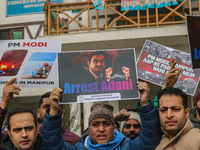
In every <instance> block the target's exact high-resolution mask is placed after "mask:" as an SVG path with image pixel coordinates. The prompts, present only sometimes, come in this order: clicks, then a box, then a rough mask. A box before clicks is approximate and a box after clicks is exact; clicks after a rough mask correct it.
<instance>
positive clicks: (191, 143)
mask: <svg viewBox="0 0 200 150" xmlns="http://www.w3.org/2000/svg"><path fill="white" fill-rule="evenodd" d="M157 97H158V111H159V118H160V124H161V129H162V131H163V133H164V135H163V136H162V138H161V141H160V144H159V145H158V146H157V147H156V150H164V149H165V150H172V149H177V150H183V149H185V150H186V149H187V150H189V149H191V150H199V149H200V130H199V129H197V128H194V127H193V125H192V123H191V121H190V119H189V118H188V117H189V113H190V109H189V108H188V107H187V101H188V97H187V95H186V94H185V93H184V92H183V91H182V90H180V89H178V88H173V87H168V88H165V89H163V90H161V91H160V92H159V93H158V96H157Z"/></svg>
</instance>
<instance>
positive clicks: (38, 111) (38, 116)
mask: <svg viewBox="0 0 200 150" xmlns="http://www.w3.org/2000/svg"><path fill="white" fill-rule="evenodd" d="M37 118H40V109H39V108H38V109H37Z"/></svg>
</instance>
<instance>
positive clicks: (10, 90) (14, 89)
mask: <svg viewBox="0 0 200 150" xmlns="http://www.w3.org/2000/svg"><path fill="white" fill-rule="evenodd" d="M15 80H16V78H13V79H11V80H10V81H8V83H7V84H6V85H5V87H4V88H3V97H2V101H1V104H0V128H1V135H0V141H2V139H3V138H5V137H6V136H7V135H8V133H7V132H6V131H2V125H3V121H4V119H5V116H6V114H7V111H8V109H7V106H8V105H9V103H10V102H11V100H12V99H13V95H14V94H16V95H19V93H18V91H21V89H20V88H19V87H18V86H16V85H13V82H15Z"/></svg>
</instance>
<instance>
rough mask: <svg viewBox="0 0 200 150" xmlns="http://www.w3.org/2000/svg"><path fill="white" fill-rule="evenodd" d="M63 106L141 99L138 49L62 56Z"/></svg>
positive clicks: (63, 54)
mask: <svg viewBox="0 0 200 150" xmlns="http://www.w3.org/2000/svg"><path fill="white" fill-rule="evenodd" d="M58 68H59V87H60V88H62V89H63V95H62V100H61V103H73V102H79V103H84V102H94V101H114V100H124V99H138V98H139V93H138V89H137V86H136V82H137V73H136V63H135V50H134V49H119V50H101V51H84V52H83V51H81V52H80V51H79V52H68V53H59V54H58Z"/></svg>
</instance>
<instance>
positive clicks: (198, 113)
mask: <svg viewBox="0 0 200 150" xmlns="http://www.w3.org/2000/svg"><path fill="white" fill-rule="evenodd" d="M193 105H194V108H195V109H194V110H192V111H191V112H190V116H189V118H190V120H191V122H192V124H193V126H194V127H195V128H199V129H200V91H196V93H195V95H194V97H193Z"/></svg>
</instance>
